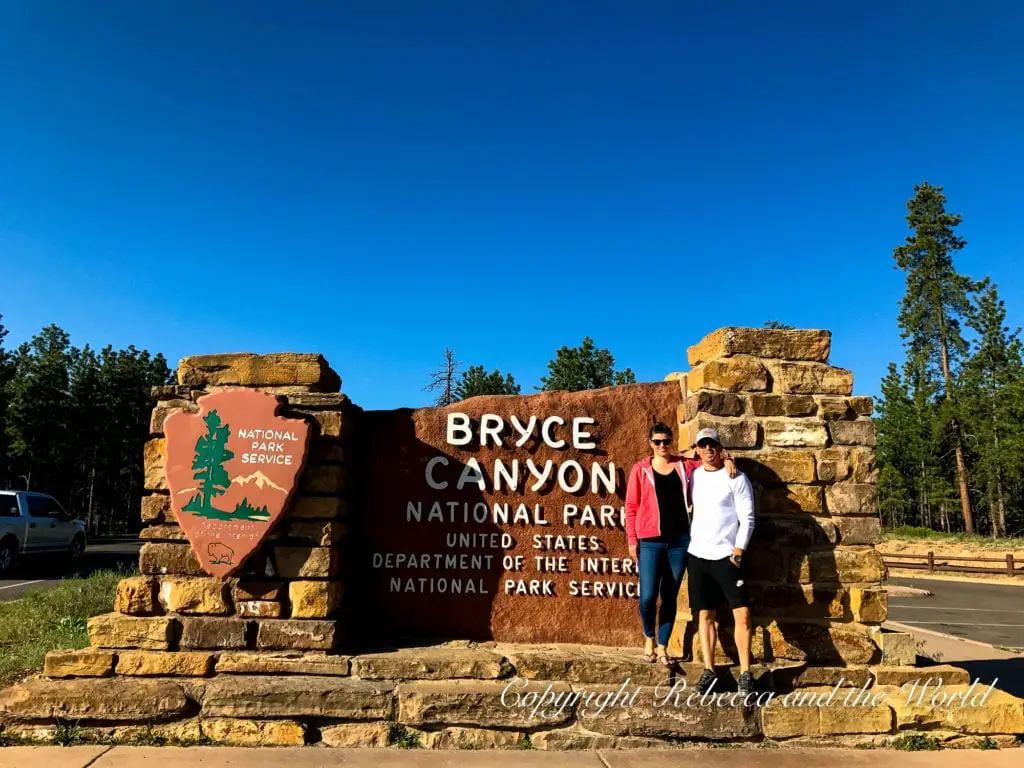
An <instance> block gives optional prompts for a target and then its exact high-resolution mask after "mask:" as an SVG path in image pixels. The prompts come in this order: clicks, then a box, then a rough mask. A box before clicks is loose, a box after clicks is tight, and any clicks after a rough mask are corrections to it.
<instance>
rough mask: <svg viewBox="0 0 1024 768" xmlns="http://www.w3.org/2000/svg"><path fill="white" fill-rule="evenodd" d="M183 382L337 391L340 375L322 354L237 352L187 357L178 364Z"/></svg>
mask: <svg viewBox="0 0 1024 768" xmlns="http://www.w3.org/2000/svg"><path fill="white" fill-rule="evenodd" d="M178 383H179V384H182V385H188V386H195V387H206V386H230V385H238V386H246V387H292V386H301V387H308V388H309V389H310V390H312V391H314V392H337V391H338V390H339V389H341V378H340V377H339V376H338V374H337V373H335V372H334V371H333V370H331V368H330V366H329V365H328V364H327V361H326V360H325V359H324V357H323V355H312V354H297V353H294V352H282V353H278V354H270V355H254V354H250V353H236V354H225V355H197V356H194V357H186V358H184V359H182V360H181V362H180V363H179V364H178Z"/></svg>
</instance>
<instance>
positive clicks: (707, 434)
mask: <svg viewBox="0 0 1024 768" xmlns="http://www.w3.org/2000/svg"><path fill="white" fill-rule="evenodd" d="M701 440H714V441H715V442H716V443H718V444H719V445H721V444H722V439H721V438H720V437H719V436H718V430H717V429H715V428H714V427H704V429H702V430H700V431H699V432H697V437H696V438H694V440H693V444H694V445H700V441H701Z"/></svg>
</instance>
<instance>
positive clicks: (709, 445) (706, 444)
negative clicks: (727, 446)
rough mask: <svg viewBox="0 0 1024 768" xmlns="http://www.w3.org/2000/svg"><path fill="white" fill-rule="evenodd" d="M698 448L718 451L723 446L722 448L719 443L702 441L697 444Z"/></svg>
mask: <svg viewBox="0 0 1024 768" xmlns="http://www.w3.org/2000/svg"><path fill="white" fill-rule="evenodd" d="M697 447H698V448H714V449H715V450H716V451H717V450H719V449H720V448H721V447H722V446H720V445H719V444H718V443H713V442H711V441H710V440H701V441H700V442H699V443H697Z"/></svg>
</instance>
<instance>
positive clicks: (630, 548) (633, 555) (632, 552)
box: [629, 544, 637, 563]
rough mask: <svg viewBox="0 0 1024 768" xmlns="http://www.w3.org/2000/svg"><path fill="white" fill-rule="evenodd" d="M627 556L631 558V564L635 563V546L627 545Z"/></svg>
mask: <svg viewBox="0 0 1024 768" xmlns="http://www.w3.org/2000/svg"><path fill="white" fill-rule="evenodd" d="M629 556H630V557H631V558H633V562H634V563H635V562H636V561H637V556H636V544H630V545H629Z"/></svg>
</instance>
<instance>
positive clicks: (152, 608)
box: [114, 576, 162, 616]
mask: <svg viewBox="0 0 1024 768" xmlns="http://www.w3.org/2000/svg"><path fill="white" fill-rule="evenodd" d="M156 585H157V582H156V579H154V578H153V577H152V576H132V577H129V578H127V579H121V581H120V582H118V585H117V592H116V593H115V594H114V611H115V612H117V613H124V614H127V615H129V616H152V615H154V614H157V613H162V611H161V609H160V604H159V603H158V602H157V600H156Z"/></svg>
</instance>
